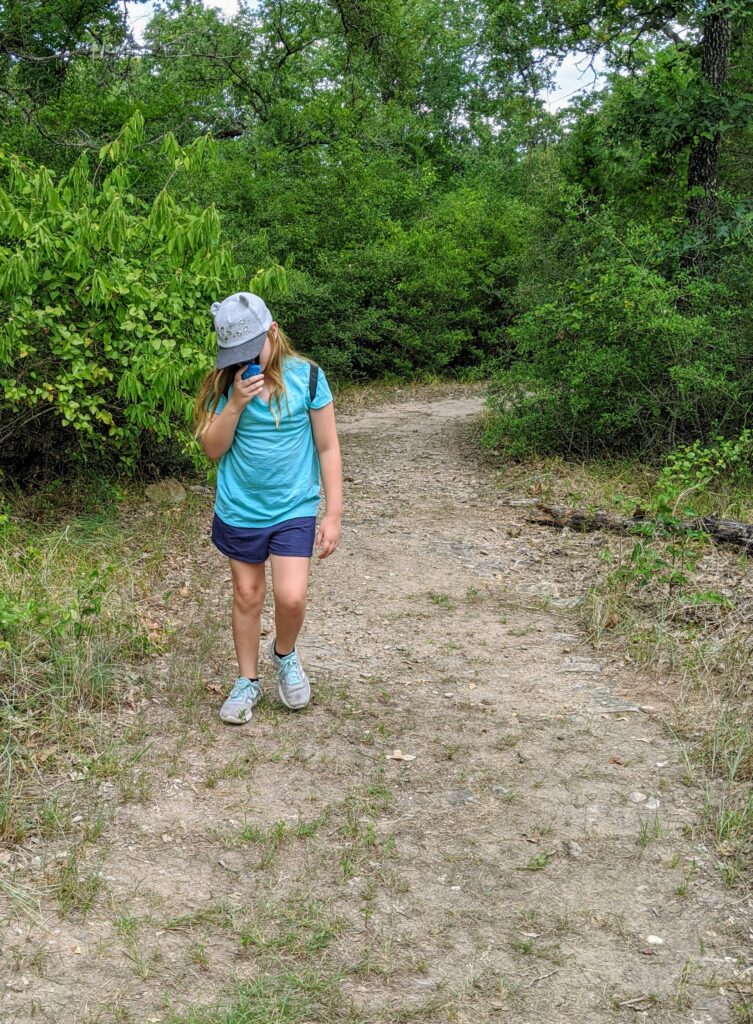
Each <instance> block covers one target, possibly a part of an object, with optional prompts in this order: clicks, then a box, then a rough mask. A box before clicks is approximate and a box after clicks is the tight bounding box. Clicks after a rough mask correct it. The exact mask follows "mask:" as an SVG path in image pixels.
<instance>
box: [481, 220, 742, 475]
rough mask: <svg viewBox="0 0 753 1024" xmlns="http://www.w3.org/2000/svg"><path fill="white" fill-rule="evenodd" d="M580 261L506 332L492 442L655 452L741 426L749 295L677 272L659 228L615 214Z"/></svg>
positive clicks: (527, 448)
mask: <svg viewBox="0 0 753 1024" xmlns="http://www.w3.org/2000/svg"><path fill="white" fill-rule="evenodd" d="M573 260H574V264H573V269H572V271H571V272H570V274H569V276H568V278H567V279H566V280H564V281H562V283H561V284H560V285H559V286H558V287H557V288H556V289H555V290H554V293H553V296H552V297H551V298H550V299H549V301H546V302H544V303H542V304H540V305H538V306H537V307H535V308H533V309H531V310H530V311H528V312H526V313H525V314H524V315H523V316H521V317H520V319H519V320H518V322H517V323H516V324H515V326H514V327H513V328H511V330H510V332H509V336H510V339H511V341H512V343H513V344H514V346H515V351H516V357H517V358H516V360H515V362H514V365H513V366H512V368H511V369H509V370H506V371H504V372H502V373H500V374H499V375H498V376H497V377H496V379H495V380H494V382H493V385H492V388H491V394H490V407H491V414H490V417H489V421H488V428H487V432H486V443H487V444H488V445H490V446H495V447H500V448H502V449H504V450H506V451H508V452H510V453H511V454H513V455H516V456H521V455H525V454H526V453H531V452H549V453H552V452H561V453H567V454H573V455H599V454H606V453H611V454H615V453H621V452H622V453H627V452H639V453H641V454H643V455H648V456H652V455H655V454H656V453H657V452H662V451H665V450H668V449H670V448H672V447H674V446H675V445H676V444H678V443H681V442H683V441H686V440H690V439H694V438H698V437H701V438H704V437H710V436H712V435H715V434H728V433H730V432H733V431H735V430H738V429H740V428H741V427H742V426H744V423H745V418H746V415H747V411H748V410H749V409H750V407H751V402H753V368H752V367H751V366H750V361H749V350H750V341H749V338H750V329H751V323H750V307H749V306H747V305H746V299H745V297H744V296H742V295H740V294H739V293H737V292H736V291H735V289H734V288H733V287H732V286H730V285H728V284H725V283H722V282H721V281H716V282H715V281H712V280H702V279H698V278H692V277H689V276H686V275H683V274H682V273H681V272H679V271H677V268H676V265H675V264H676V262H677V261H676V260H673V259H672V253H671V250H670V255H669V257H668V255H667V248H666V247H665V246H663V243H662V239H661V236H660V234H659V232H658V231H657V229H656V227H655V226H654V227H653V228H648V227H642V226H638V225H631V226H629V227H628V230H627V232H626V235H625V241H624V242H621V241H620V240H619V239H618V238H617V236H616V234H615V233H614V231H613V229H612V226H611V222H610V220H609V218H608V217H604V218H602V219H601V220H600V221H596V219H594V222H592V223H589V224H587V225H586V227H585V228H584V229H583V240H582V242H581V244H580V246H579V247H578V248H577V249H576V251H575V252H574V254H573ZM668 265H669V271H670V273H672V275H673V276H672V277H670V276H669V275H668V274H667V266H668Z"/></svg>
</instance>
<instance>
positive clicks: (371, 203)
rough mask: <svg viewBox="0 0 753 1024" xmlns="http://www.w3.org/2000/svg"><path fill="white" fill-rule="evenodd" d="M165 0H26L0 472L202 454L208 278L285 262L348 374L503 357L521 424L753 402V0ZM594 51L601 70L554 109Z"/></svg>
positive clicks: (14, 29) (531, 445)
mask: <svg viewBox="0 0 753 1024" xmlns="http://www.w3.org/2000/svg"><path fill="white" fill-rule="evenodd" d="M155 6H156V12H155V13H154V16H153V17H152V18H151V20H150V21H149V23H148V26H147V28H146V31H145V35H144V39H143V41H138V40H136V39H135V38H134V37H133V35H132V34H131V32H130V29H129V26H128V24H127V23H126V22H124V20H123V9H122V5H121V4H119V3H116V2H115V0H86V2H85V3H81V2H79V0H76V2H74V0H43V2H40V3H37V4H26V3H21V2H18V0H15V2H11V3H8V4H4V5H3V6H2V10H0V42H1V43H2V46H1V47H0V53H1V54H2V57H1V59H0V83H1V84H2V89H1V90H0V110H2V118H1V119H0V205H2V209H3V218H2V229H0V230H1V231H2V238H0V301H1V302H2V304H3V307H4V308H3V316H2V326H1V327H0V437H2V440H3V447H2V456H0V466H2V468H3V471H4V472H5V474H6V476H7V475H10V477H11V478H14V479H24V480H26V479H34V478H36V477H38V476H40V475H50V474H51V473H52V474H58V473H61V472H64V471H65V470H67V469H76V470H77V471H79V472H80V471H82V470H83V469H84V468H86V467H89V468H96V469H97V470H100V469H105V470H106V471H108V472H121V471H123V470H127V471H132V470H135V469H139V468H144V466H145V465H146V464H147V463H148V464H149V465H151V466H154V465H156V466H157V468H159V466H160V464H161V463H160V459H162V460H163V463H162V464H164V459H166V458H167V457H168V456H167V455H166V454H165V453H168V452H170V451H178V452H180V451H183V452H184V453H188V454H190V452H191V451H192V447H191V440H190V434H189V430H188V415H189V410H190V402H191V397H192V395H193V393H194V392H195V389H196V386H197V382H198V380H199V379H200V377H201V376H202V374H203V373H204V372H206V370H207V369H208V368H209V367H210V366H211V365H212V352H213V339H212V331H211V319H210V317H209V312H208V311H209V306H210V304H211V302H212V301H214V300H215V299H217V298H221V297H222V296H223V295H224V294H227V293H229V292H230V291H232V290H235V289H239V288H247V287H249V286H250V284H251V281H252V279H253V280H254V281H255V282H256V283H255V285H254V286H255V287H257V286H259V287H260V285H259V282H260V281H261V280H262V278H260V277H259V276H258V271H259V269H260V268H275V267H282V268H284V275H282V274H278V276H277V277H276V278H275V280H276V281H278V283H279V281H280V280H283V279H284V281H285V288H284V289H283V288H280V287H279V286H278V287H276V288H275V289H274V291H270V292H269V294H268V295H267V297H268V299H269V300H270V302H272V300H273V304H274V309H273V312H274V315H275V316H276V318H277V319H278V320H279V321H280V323H281V324H283V326H284V327H285V329H286V331H287V332H288V333H289V334H290V336H291V337H292V338H293V340H294V342H295V344H296V346H297V347H298V348H300V349H301V350H303V351H305V352H306V353H307V354H308V355H310V356H312V357H313V358H315V359H317V360H319V361H321V362H322V363H323V364H324V365H325V366H326V368H327V371H328V374H329V375H330V376H331V377H332V379H333V380H336V381H339V382H341V383H345V382H349V381H362V380H368V379H374V378H381V377H385V376H386V377H395V376H397V377H411V376H416V375H427V374H429V375H442V376H445V375H447V376H449V375H453V376H454V375H458V374H466V375H468V374H471V375H474V376H476V377H484V378H487V377H488V378H490V379H491V381H492V387H491V399H490V401H491V408H492V415H491V416H490V418H489V426H488V430H487V438H486V439H487V442H488V443H489V444H490V445H493V446H497V447H501V448H503V449H505V450H507V451H509V452H511V453H513V454H517V455H522V454H526V453H529V452H564V453H571V454H578V455H583V454H605V453H615V452H618V453H634V452H638V453H640V454H643V455H651V456H653V455H654V454H659V453H661V452H662V451H666V450H668V449H672V448H673V447H675V446H677V445H678V444H681V443H684V442H689V441H693V440H696V439H701V440H709V439H713V438H715V437H718V436H725V437H734V436H736V435H737V434H739V433H740V431H741V430H742V429H744V427H745V426H746V424H747V422H748V420H749V416H748V412H749V409H750V408H751V400H752V398H753V364H752V363H751V359H750V352H751V347H752V343H753V336H752V328H753V322H752V321H753V317H752V314H751V309H752V307H753V295H752V293H751V289H752V288H753V285H752V284H751V282H753V186H752V185H751V181H752V180H753V176H752V175H751V170H752V168H753V131H752V129H751V124H753V117H752V116H751V114H752V113H753V83H752V82H751V70H750V69H751V67H753V59H752V58H753V15H752V14H751V11H750V9H749V5H748V4H747V3H744V2H743V0H720V2H702V0H695V2H690V0H666V2H664V3H662V4H655V3H647V2H645V0H633V2H631V3H628V4H625V3H623V2H621V0H620V2H615V0H585V2H584V0H525V2H524V3H523V4H520V3H517V2H515V3H512V2H507V0H481V2H479V3H469V2H465V0H460V2H458V0H411V2H410V3H408V2H406V0H359V2H357V3H356V2H352V0H326V2H324V3H321V2H313V0H292V2H285V3H282V2H280V0H262V2H260V3H258V4H255V5H253V6H252V5H244V4H241V5H240V11H239V13H238V15H237V16H236V17H235V18H232V19H229V20H227V21H225V20H223V19H222V18H221V17H220V16H219V14H218V12H217V11H215V10H213V9H212V8H211V7H210V6H205V5H204V4H202V3H200V2H198V0H169V2H161V3H159V4H157V5H155ZM130 7H131V11H132V12H134V10H135V11H136V13H138V5H137V4H131V5H130ZM521 7H522V8H523V9H524V10H523V11H522V12H521ZM522 15H525V16H522ZM575 51H577V52H578V53H580V54H581V55H582V60H583V61H584V62H585V61H587V60H588V59H589V58H590V59H592V60H593V61H594V62H595V64H596V63H598V64H599V66H602V65H604V66H605V67H606V69H607V70H606V73H605V74H604V75H603V76H602V77H601V79H600V80H599V81H598V83H597V86H596V87H595V88H594V89H593V90H591V91H590V92H586V93H583V94H581V95H579V96H577V97H575V98H574V99H573V102H572V104H571V105H570V106H568V107H564V108H562V109H560V111H559V112H557V113H552V112H550V111H548V110H547V108H546V105H545V103H544V99H543V97H544V95H545V92H544V90H545V89H546V87H547V85H549V84H551V81H552V76H553V74H554V72H555V70H556V68H557V66H558V65H559V63H560V62H561V61H562V60H563V59H564V58H565V57H566V55H567V54H569V53H572V52H575ZM255 275H257V276H255Z"/></svg>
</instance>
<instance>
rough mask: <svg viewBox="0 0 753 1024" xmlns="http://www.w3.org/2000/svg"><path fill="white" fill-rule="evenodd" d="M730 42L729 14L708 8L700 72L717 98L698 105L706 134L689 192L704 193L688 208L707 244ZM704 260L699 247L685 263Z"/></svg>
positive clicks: (692, 162)
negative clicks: (720, 106)
mask: <svg viewBox="0 0 753 1024" xmlns="http://www.w3.org/2000/svg"><path fill="white" fill-rule="evenodd" d="M714 6H716V5H714ZM731 41H732V26H731V22H730V16H729V12H727V11H714V12H713V13H708V6H707V13H706V14H705V16H704V18H703V40H702V56H701V71H702V73H703V79H704V87H710V88H711V90H713V92H714V93H715V94H716V96H715V97H713V98H712V97H709V96H708V95H706V96H704V97H703V98H702V99H701V101H700V103H699V107H698V113H699V120H700V122H701V124H700V125H697V126H696V127H697V128H698V129H699V130H700V131H701V132H703V134H702V135H701V137H700V138H699V139H698V141H697V142H696V144H695V145H694V146H693V148H692V150H691V151H690V159H689V161H688V189H698V190H702V191H699V193H698V194H697V195H693V196H691V197H690V200H689V202H688V207H687V217H688V223H689V225H690V227H691V228H692V229H694V231H695V232H697V233H698V235H699V236H701V237H702V238H703V239H704V240H706V241H708V240H709V238H710V237H711V232H712V230H713V223H714V218H715V217H716V211H717V194H716V186H717V170H718V166H719V149H720V142H721V139H720V134H719V127H718V124H719V120H720V117H721V114H720V112H719V110H718V107H717V104H716V98H718V97H719V96H720V95H721V92H722V89H723V87H724V83H725V82H726V81H727V75H728V74H729V61H730V47H731ZM701 261H702V254H701V247H700V245H699V246H698V248H697V249H696V250H695V251H691V252H690V253H688V255H687V258H686V260H685V262H686V264H690V263H692V264H696V265H698V264H699V263H700V262H701Z"/></svg>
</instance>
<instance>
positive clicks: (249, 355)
mask: <svg viewBox="0 0 753 1024" xmlns="http://www.w3.org/2000/svg"><path fill="white" fill-rule="evenodd" d="M266 339H267V332H266V331H264V333H263V334H259V335H257V337H255V338H250V339H249V340H248V341H242V342H241V343H240V345H233V347H232V348H218V349H217V361H216V363H215V367H216V369H218V370H224V369H225V367H226V366H235V364H236V363H250V362H252V361H253V360H254V359H256V358H257V356H259V355H260V354H261V350H262V349H263V348H264V342H265V341H266Z"/></svg>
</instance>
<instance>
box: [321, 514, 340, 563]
mask: <svg viewBox="0 0 753 1024" xmlns="http://www.w3.org/2000/svg"><path fill="white" fill-rule="evenodd" d="M339 541H340V517H339V516H328V515H325V516H324V518H323V519H322V521H321V523H320V524H319V529H318V530H317V532H316V548H317V551H318V555H319V558H326V557H327V555H331V554H332V552H333V551H334V550H335V548H336V547H337V545H338V543H339Z"/></svg>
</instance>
